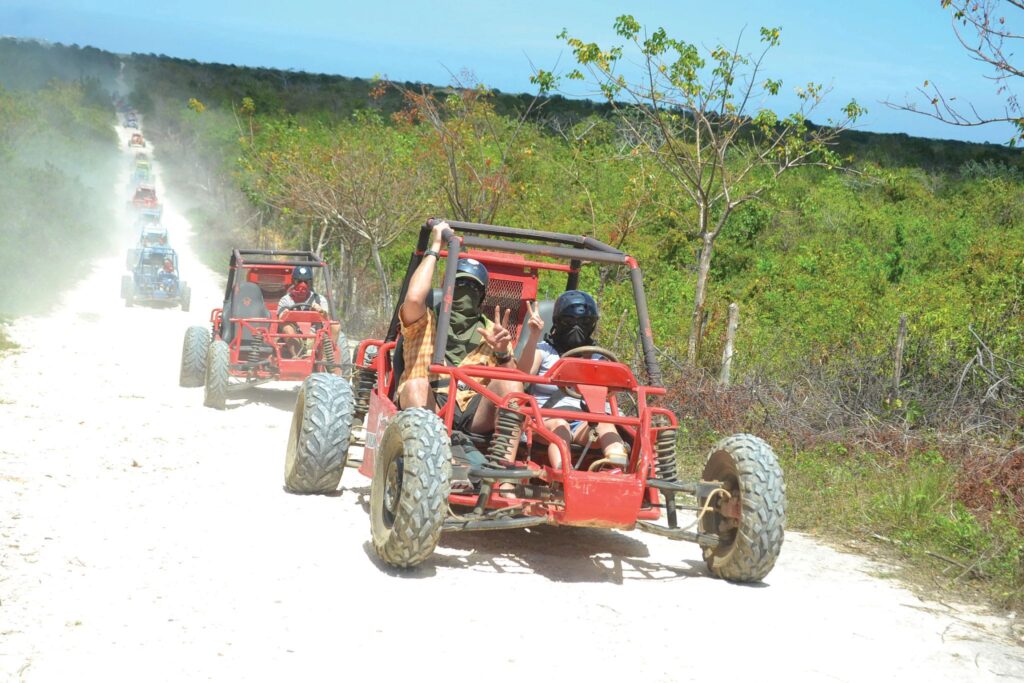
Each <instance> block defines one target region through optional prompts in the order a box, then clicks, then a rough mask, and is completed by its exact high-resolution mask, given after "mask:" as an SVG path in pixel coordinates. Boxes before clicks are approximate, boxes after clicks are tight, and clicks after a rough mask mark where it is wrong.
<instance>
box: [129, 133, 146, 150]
mask: <svg viewBox="0 0 1024 683" xmlns="http://www.w3.org/2000/svg"><path fill="white" fill-rule="evenodd" d="M128 146H129V147H145V146H146V141H145V140H144V139H143V137H142V133H132V136H131V137H130V138H129V139H128Z"/></svg>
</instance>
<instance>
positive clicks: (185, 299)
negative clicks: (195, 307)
mask: <svg viewBox="0 0 1024 683" xmlns="http://www.w3.org/2000/svg"><path fill="white" fill-rule="evenodd" d="M178 300H179V303H180V304H181V310H182V311H184V312H185V313H188V309H189V306H190V305H191V304H192V290H191V288H189V286H188V285H186V284H184V283H182V285H181V291H180V292H179V294H178Z"/></svg>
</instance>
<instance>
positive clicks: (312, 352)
mask: <svg viewBox="0 0 1024 683" xmlns="http://www.w3.org/2000/svg"><path fill="white" fill-rule="evenodd" d="M296 266H308V267H309V268H310V269H312V270H313V272H314V273H317V275H315V276H314V278H315V279H314V284H315V286H314V289H315V291H317V292H319V293H320V295H321V296H322V297H323V298H324V299H325V300H326V301H327V304H328V306H327V310H314V309H313V307H312V306H310V305H296V306H294V307H291V308H290V309H289V310H286V311H279V310H278V302H279V300H280V299H281V297H283V296H284V295H285V294H286V293H287V292H288V289H289V287H290V286H291V284H292V273H293V270H294V268H295V267H296ZM317 281H319V282H318V283H317ZM331 291H332V289H331V280H330V273H329V272H328V269H327V268H326V264H325V263H324V261H323V259H321V258H320V257H319V256H318V255H317V254H315V253H313V252H311V251H275V250H259V249H235V250H234V251H232V253H231V259H230V262H229V264H228V284H227V289H226V291H225V293H224V305H223V307H221V308H216V309H214V310H213V312H212V313H211V314H210V323H211V326H210V327H207V326H202V325H194V326H192V327H190V328H188V330H187V331H186V332H185V340H184V342H183V344H182V350H181V372H180V376H179V383H180V384H181V386H183V387H197V386H203V387H205V389H204V398H203V403H204V404H205V405H207V406H209V407H211V408H217V409H223V408H224V407H225V406H226V401H227V398H228V394H229V392H230V391H231V389H232V388H233V387H235V386H253V385H255V384H260V383H263V382H270V381H277V380H283V381H301V380H304V379H306V378H307V377H309V376H310V375H311V374H313V373H314V372H322V373H330V372H336V371H339V370H340V368H341V367H342V366H341V364H340V363H339V359H340V358H341V356H340V352H339V336H340V332H339V329H340V326H339V325H338V323H337V316H336V315H335V313H334V304H333V303H332V302H331V299H330V292H331ZM343 345H344V344H342V346H343ZM332 376H333V375H332Z"/></svg>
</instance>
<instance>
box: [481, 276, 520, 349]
mask: <svg viewBox="0 0 1024 683" xmlns="http://www.w3.org/2000/svg"><path fill="white" fill-rule="evenodd" d="M483 306H484V315H486V316H487V317H491V316H493V315H494V307H495V306H499V307H500V308H501V310H502V311H504V310H505V309H506V308H511V309H512V314H511V315H510V316H509V318H508V320H509V322H508V327H509V332H511V333H512V346H513V348H514V347H515V345H516V343H517V342H518V341H519V329H520V328H521V327H522V325H523V283H522V282H519V281H516V280H499V279H497V278H495V277H493V276H492V277H491V281H490V282H489V283H488V285H487V295H486V296H485V297H484V304H483Z"/></svg>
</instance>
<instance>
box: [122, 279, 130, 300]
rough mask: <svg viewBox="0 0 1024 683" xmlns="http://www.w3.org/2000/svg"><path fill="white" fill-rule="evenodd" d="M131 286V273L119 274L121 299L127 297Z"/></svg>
mask: <svg viewBox="0 0 1024 683" xmlns="http://www.w3.org/2000/svg"><path fill="white" fill-rule="evenodd" d="M131 287H132V276H131V275H122V276H121V298H122V299H127V298H128V292H129V291H131Z"/></svg>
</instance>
